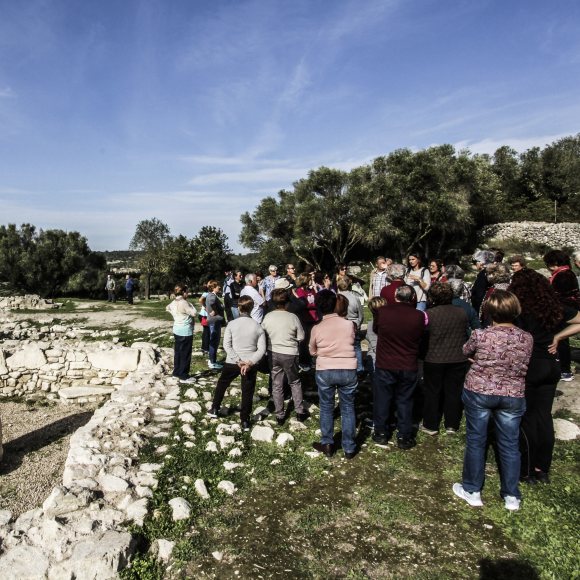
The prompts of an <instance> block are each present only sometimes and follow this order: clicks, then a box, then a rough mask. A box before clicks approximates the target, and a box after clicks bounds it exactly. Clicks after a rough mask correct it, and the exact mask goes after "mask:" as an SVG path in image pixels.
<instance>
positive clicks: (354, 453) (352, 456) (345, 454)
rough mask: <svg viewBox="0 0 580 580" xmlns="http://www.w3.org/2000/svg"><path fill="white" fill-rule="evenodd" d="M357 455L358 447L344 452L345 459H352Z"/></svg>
mask: <svg viewBox="0 0 580 580" xmlns="http://www.w3.org/2000/svg"><path fill="white" fill-rule="evenodd" d="M357 455H358V449H355V450H354V451H351V452H350V453H349V452H347V451H345V452H344V458H345V459H353V458H354V457H356V456H357Z"/></svg>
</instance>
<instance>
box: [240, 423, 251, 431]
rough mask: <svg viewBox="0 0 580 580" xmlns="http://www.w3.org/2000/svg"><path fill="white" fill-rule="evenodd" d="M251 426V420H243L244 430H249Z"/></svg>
mask: <svg viewBox="0 0 580 580" xmlns="http://www.w3.org/2000/svg"><path fill="white" fill-rule="evenodd" d="M250 427H251V425H250V422H249V421H242V431H249V430H250Z"/></svg>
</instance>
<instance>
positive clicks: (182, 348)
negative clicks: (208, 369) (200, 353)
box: [173, 334, 193, 379]
mask: <svg viewBox="0 0 580 580" xmlns="http://www.w3.org/2000/svg"><path fill="white" fill-rule="evenodd" d="M173 338H174V339H175V346H174V356H173V376H174V377H179V378H180V379H187V378H189V368H190V367H191V348H192V346H193V335H192V336H179V335H177V334H174V335H173Z"/></svg>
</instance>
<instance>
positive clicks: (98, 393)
mask: <svg viewBox="0 0 580 580" xmlns="http://www.w3.org/2000/svg"><path fill="white" fill-rule="evenodd" d="M114 391H115V389H113V388H111V387H99V386H95V385H90V386H86V387H66V388H64V389H60V391H59V392H58V396H59V397H60V398H61V399H66V400H71V399H79V398H82V397H104V396H106V395H110V394H111V393H113V392H114Z"/></svg>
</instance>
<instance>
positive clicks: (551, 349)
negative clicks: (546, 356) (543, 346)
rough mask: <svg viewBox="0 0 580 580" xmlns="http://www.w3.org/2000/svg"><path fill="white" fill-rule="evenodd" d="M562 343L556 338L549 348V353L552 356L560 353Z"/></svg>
mask: <svg viewBox="0 0 580 580" xmlns="http://www.w3.org/2000/svg"><path fill="white" fill-rule="evenodd" d="M559 342H560V341H559V340H558V339H557V338H556V337H554V340H552V343H551V344H550V345H549V346H548V352H549V353H550V354H556V353H557V352H558V343H559Z"/></svg>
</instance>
